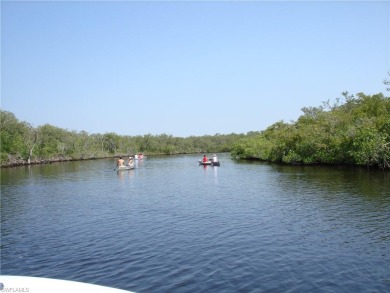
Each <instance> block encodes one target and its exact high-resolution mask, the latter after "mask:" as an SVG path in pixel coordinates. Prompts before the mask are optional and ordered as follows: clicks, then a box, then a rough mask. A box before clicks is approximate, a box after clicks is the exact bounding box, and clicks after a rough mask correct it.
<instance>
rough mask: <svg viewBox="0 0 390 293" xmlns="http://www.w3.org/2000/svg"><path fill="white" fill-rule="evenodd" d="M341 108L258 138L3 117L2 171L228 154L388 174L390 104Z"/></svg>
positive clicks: (366, 99)
mask: <svg viewBox="0 0 390 293" xmlns="http://www.w3.org/2000/svg"><path fill="white" fill-rule="evenodd" d="M343 97H344V99H343V101H342V102H340V99H338V100H336V102H335V103H334V104H332V105H331V103H330V102H329V101H328V102H325V103H323V105H322V106H319V107H307V108H303V109H302V111H303V115H301V116H300V117H299V118H298V120H297V121H296V122H291V123H286V122H283V121H280V122H277V123H275V124H273V125H271V126H270V127H268V128H267V129H266V130H264V131H261V132H248V133H247V134H234V133H232V134H228V135H221V134H215V135H213V136H211V135H205V136H198V137H196V136H190V137H187V138H181V137H173V136H172V135H168V134H161V135H151V134H146V135H143V136H121V135H118V134H116V133H113V132H112V133H105V134H88V133H87V132H85V131H81V132H76V131H69V130H65V129H61V128H58V127H55V126H52V125H49V124H45V125H42V126H39V127H36V128H35V127H32V126H31V125H30V124H29V123H27V122H23V121H19V120H18V119H17V118H16V117H15V115H14V114H13V113H11V112H7V111H2V110H0V115H1V117H0V118H1V119H0V139H1V149H0V151H1V156H0V163H1V166H9V165H19V164H26V163H37V162H38V163H39V162H48V161H62V160H80V159H90V158H103V157H112V156H117V155H132V154H135V153H138V152H143V153H146V154H149V155H152V154H185V153H213V152H219V153H220V152H231V154H232V156H233V157H235V158H241V159H259V160H264V161H271V162H277V163H287V164H348V165H362V166H375V167H379V168H381V169H390V98H389V97H385V96H384V95H383V94H382V93H379V94H376V95H372V96H369V95H365V94H363V93H359V94H357V96H356V97H354V96H352V95H349V94H348V93H347V92H345V93H343Z"/></svg>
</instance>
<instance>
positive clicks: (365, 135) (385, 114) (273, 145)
mask: <svg viewBox="0 0 390 293" xmlns="http://www.w3.org/2000/svg"><path fill="white" fill-rule="evenodd" d="M387 82H388V81H387ZM385 84H386V83H385ZM388 84H390V83H387V85H388ZM342 96H343V99H342V100H343V101H342V102H340V99H337V100H336V102H335V103H333V104H331V103H330V102H329V101H327V102H324V103H323V105H322V106H319V107H307V108H303V109H302V111H303V113H304V114H303V115H301V116H300V117H299V119H298V120H297V121H296V122H292V123H285V122H283V121H280V122H277V123H275V124H273V125H271V126H270V127H268V128H267V129H266V130H264V131H261V132H260V133H259V134H258V135H256V136H251V137H244V138H242V139H239V140H238V141H236V142H235V144H234V146H233V148H232V152H231V154H232V156H233V157H236V158H241V159H259V160H264V161H271V162H278V163H287V164H331V165H335V164H343V165H345V164H347V165H361V166H375V167H379V168H381V169H389V168H390V98H389V97H385V96H384V95H383V94H382V93H379V94H376V95H372V96H369V95H365V94H363V93H359V94H357V96H356V97H354V96H353V95H349V94H348V92H344V93H343V94H342Z"/></svg>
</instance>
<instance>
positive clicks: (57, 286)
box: [0, 276, 131, 293]
mask: <svg viewBox="0 0 390 293" xmlns="http://www.w3.org/2000/svg"><path fill="white" fill-rule="evenodd" d="M0 291H1V292H31V293H33V292H39V293H52V292H69V293H75V292H86V293H89V292H93V293H129V292H131V291H126V290H121V289H116V288H112V287H105V286H100V285H94V284H88V283H82V282H75V281H65V280H59V279H49V278H39V277H25V276H0Z"/></svg>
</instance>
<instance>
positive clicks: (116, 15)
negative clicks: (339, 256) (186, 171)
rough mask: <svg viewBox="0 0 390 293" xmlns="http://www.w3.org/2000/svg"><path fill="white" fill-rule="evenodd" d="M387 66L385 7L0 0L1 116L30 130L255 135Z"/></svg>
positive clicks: (364, 86) (375, 78) (389, 7)
mask: <svg viewBox="0 0 390 293" xmlns="http://www.w3.org/2000/svg"><path fill="white" fill-rule="evenodd" d="M389 70H390V2H389V1H381V2H379V1H342V2H341V1H340V2H339V1H310V2H309V1H297V2H296V1H273V2H271V1H181V2H180V1H61V2H57V1H42V2H36V1H2V2H1V109H2V110H6V111H10V112H12V113H14V114H15V115H16V117H17V118H18V119H20V120H22V121H27V122H29V123H31V124H32V125H33V126H39V125H43V124H46V123H49V124H51V125H54V126H57V127H61V128H64V129H68V130H75V131H82V130H83V131H87V132H88V133H102V134H103V133H106V132H115V133H117V134H120V135H144V134H153V135H158V134H163V133H165V134H170V135H173V136H181V137H187V136H191V135H214V134H216V133H220V134H229V133H247V132H248V131H260V130H263V129H265V128H267V127H268V126H270V125H271V124H273V123H275V122H277V121H280V120H283V121H285V122H290V121H295V120H296V119H297V118H298V117H299V116H300V115H301V114H302V112H301V108H302V107H308V106H320V105H321V104H322V102H323V101H326V100H328V99H330V100H335V99H336V98H337V97H340V96H341V92H343V91H349V92H350V93H352V94H356V93H358V92H364V93H366V94H376V93H379V92H383V93H385V86H384V84H383V80H384V79H385V78H387V77H388V76H387V73H388V71H389Z"/></svg>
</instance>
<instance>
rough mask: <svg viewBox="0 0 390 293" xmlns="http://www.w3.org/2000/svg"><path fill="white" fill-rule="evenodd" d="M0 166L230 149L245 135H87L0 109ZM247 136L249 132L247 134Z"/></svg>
mask: <svg viewBox="0 0 390 293" xmlns="http://www.w3.org/2000/svg"><path fill="white" fill-rule="evenodd" d="M0 111H1V112H0V115H1V116H0V118H1V119H0V139H1V149H0V150H1V156H0V160H1V166H9V165H22V164H29V163H41V162H52V161H67V160H82V159H91V158H104V157H113V156H119V155H134V154H136V153H146V154H148V155H153V154H167V155H172V154H188V153H212V152H219V153H221V152H230V151H231V149H232V146H233V143H234V142H235V141H237V140H238V139H240V138H243V137H245V136H246V135H245V134H235V133H232V134H215V135H205V136H190V137H186V138H182V137H174V136H172V135H168V134H161V135H152V134H146V135H143V136H141V135H138V136H123V135H118V134H116V133H114V132H110V133H105V134H89V133H87V132H85V131H81V132H77V131H69V130H66V129H62V128H58V127H56V126H52V125H50V124H45V125H42V126H39V127H33V126H32V125H30V124H29V123H27V122H24V121H19V120H18V119H17V118H16V117H15V115H14V114H13V113H11V112H7V111H3V110H0ZM247 135H249V136H250V134H247Z"/></svg>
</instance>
